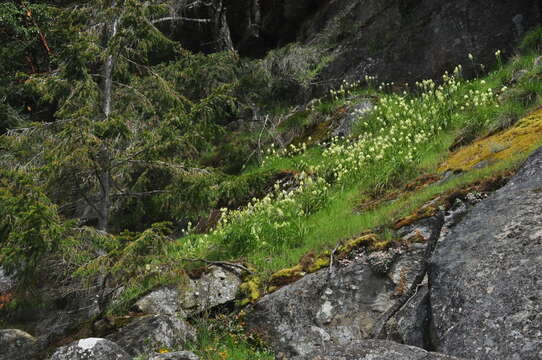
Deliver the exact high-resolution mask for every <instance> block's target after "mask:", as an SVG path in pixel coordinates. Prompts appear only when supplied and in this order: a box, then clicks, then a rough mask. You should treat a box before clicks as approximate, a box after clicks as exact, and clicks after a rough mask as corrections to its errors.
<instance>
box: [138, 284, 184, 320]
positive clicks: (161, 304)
mask: <svg viewBox="0 0 542 360" xmlns="http://www.w3.org/2000/svg"><path fill="white" fill-rule="evenodd" d="M179 297H180V294H179V289H177V288H175V287H163V288H159V289H156V290H154V291H152V292H150V293H149V294H147V295H145V296H144V297H142V298H141V299H139V300H138V301H137V302H136V303H135V307H136V308H137V310H139V311H141V312H143V313H146V314H163V315H175V314H178V315H179V316H180V317H182V318H186V314H185V312H184V310H183V309H182V307H181V304H180V301H179Z"/></svg>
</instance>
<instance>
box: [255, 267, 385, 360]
mask: <svg viewBox="0 0 542 360" xmlns="http://www.w3.org/2000/svg"><path fill="white" fill-rule="evenodd" d="M394 287H395V285H394V284H393V283H392V281H391V280H390V279H389V278H388V277H386V276H385V275H381V274H377V273H375V272H374V271H372V270H371V267H370V265H369V264H367V263H363V262H362V261H358V262H354V263H353V264H351V265H348V266H346V267H343V268H339V269H336V271H335V272H334V273H333V274H330V272H329V271H328V269H327V268H326V269H322V270H320V271H318V272H316V273H313V274H310V275H307V276H305V277H304V278H302V279H301V280H299V281H297V282H295V283H293V284H291V285H289V286H286V287H283V288H281V289H279V290H277V291H276V292H274V293H272V294H269V295H267V296H265V297H264V298H262V299H261V300H260V301H259V302H258V303H257V304H256V305H255V307H254V309H253V311H252V312H250V313H249V314H248V316H247V320H246V321H247V324H248V326H249V328H251V329H252V330H253V331H255V332H257V333H258V334H260V335H262V336H263V337H264V338H265V339H266V340H267V341H269V343H270V344H271V345H272V347H273V348H274V349H275V351H277V352H282V353H284V354H286V355H287V356H294V355H305V354H308V353H310V352H312V351H317V350H318V349H321V348H322V346H327V344H332V343H336V344H339V345H344V344H349V343H351V342H352V341H355V340H360V339H363V338H365V337H367V336H368V335H369V333H370V331H371V328H372V326H373V324H374V323H375V321H376V319H377V318H378V316H379V315H380V314H381V313H383V312H384V311H385V310H387V309H388V308H389V307H390V306H391V305H392V304H393V300H392V299H391V297H392V295H393V290H394Z"/></svg>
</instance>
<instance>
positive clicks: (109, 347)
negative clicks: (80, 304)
mask: <svg viewBox="0 0 542 360" xmlns="http://www.w3.org/2000/svg"><path fill="white" fill-rule="evenodd" d="M50 360H131V357H130V356H129V355H128V354H127V353H126V351H124V350H123V349H122V348H121V347H120V346H118V345H117V344H115V343H113V342H111V341H109V340H106V339H101V338H87V339H81V340H78V341H75V342H73V343H71V344H70V345H67V346H63V347H61V348H59V349H58V350H57V351H56V352H55V353H54V354H53V356H52V357H51V359H50Z"/></svg>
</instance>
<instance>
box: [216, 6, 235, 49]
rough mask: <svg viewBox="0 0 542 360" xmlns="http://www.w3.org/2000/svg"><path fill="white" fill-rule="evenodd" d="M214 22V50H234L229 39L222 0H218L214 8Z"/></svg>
mask: <svg viewBox="0 0 542 360" xmlns="http://www.w3.org/2000/svg"><path fill="white" fill-rule="evenodd" d="M214 11H215V19H214V23H215V24H216V36H217V40H216V50H217V51H224V50H226V51H234V50H235V49H234V47H233V41H232V39H231V33H230V26H229V25H228V18H227V16H226V15H227V9H226V6H224V2H223V1H219V2H218V4H217V6H216V7H215V8H214Z"/></svg>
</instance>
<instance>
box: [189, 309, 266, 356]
mask: <svg viewBox="0 0 542 360" xmlns="http://www.w3.org/2000/svg"><path fill="white" fill-rule="evenodd" d="M195 325H196V329H197V333H198V336H197V340H196V341H195V342H193V343H191V344H188V347H187V350H189V351H193V352H194V353H195V354H197V355H198V356H199V357H200V359H201V360H226V359H227V360H247V359H251V360H273V359H275V356H274V355H273V353H272V352H271V351H270V350H269V349H268V348H267V347H266V346H265V345H264V344H263V343H262V342H261V341H260V340H258V339H257V338H255V337H254V335H251V334H247V333H246V332H245V330H244V329H243V328H242V326H241V325H240V324H239V323H238V322H237V320H235V319H232V318H231V317H230V318H228V317H224V316H219V317H218V318H216V319H207V320H206V319H199V320H198V321H197V323H196V324H195Z"/></svg>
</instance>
